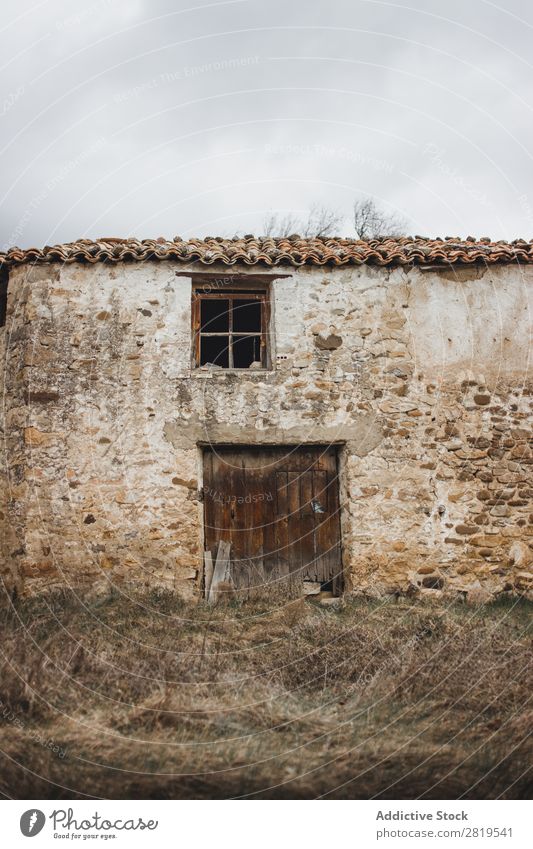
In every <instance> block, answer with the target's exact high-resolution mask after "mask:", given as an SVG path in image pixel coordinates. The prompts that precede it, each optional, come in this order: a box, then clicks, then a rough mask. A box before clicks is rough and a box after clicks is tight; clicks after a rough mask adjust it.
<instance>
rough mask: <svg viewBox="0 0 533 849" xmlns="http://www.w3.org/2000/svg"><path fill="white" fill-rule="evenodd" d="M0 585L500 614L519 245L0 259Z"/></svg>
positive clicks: (528, 521)
mask: <svg viewBox="0 0 533 849" xmlns="http://www.w3.org/2000/svg"><path fill="white" fill-rule="evenodd" d="M0 263H1V269H2V270H1V282H0V319H1V321H0V323H1V324H2V328H1V329H0V346H1V361H2V364H3V368H2V413H1V417H0V419H1V428H2V432H3V441H2V444H3V462H2V477H1V479H0V480H1V486H2V492H3V498H2V505H1V512H0V524H1V527H0V530H1V532H2V568H3V575H4V580H5V582H6V584H7V586H8V587H9V588H10V589H12V588H15V589H16V590H17V591H18V592H35V591H37V590H40V589H41V588H46V587H56V586H60V585H70V586H76V587H77V586H80V585H84V586H87V587H89V586H102V585H106V584H108V583H109V584H115V585H116V584H123V583H125V582H131V583H133V584H137V585H145V586H166V587H172V588H175V589H176V590H178V591H179V592H180V593H182V594H183V595H184V596H185V597H187V598H197V597H200V596H201V594H202V593H203V592H204V591H205V579H204V563H208V568H210V567H209V555H207V556H205V552H206V551H207V552H210V553H211V555H212V558H213V559H216V557H217V554H219V553H220V551H221V550H222V548H224V551H225V555H224V557H225V568H226V569H227V574H226V577H229V575H231V579H232V580H233V582H234V584H235V586H236V591H237V592H241V591H242V592H243V593H247V592H248V591H249V587H253V586H257V585H262V586H265V585H266V587H267V588H268V589H272V591H274V590H278V591H279V590H281V591H282V592H289V591H290V592H293V593H294V592H296V593H298V592H321V593H322V594H323V595H331V594H333V595H337V594H339V593H341V592H343V591H348V592H360V593H366V594H372V595H378V594H382V593H404V592H411V593H416V594H419V593H421V594H423V595H429V596H433V595H439V594H447V595H449V596H450V597H456V596H463V597H465V596H466V597H469V598H471V599H482V598H488V597H489V596H492V595H497V594H499V593H502V592H509V593H511V592H516V593H526V592H527V590H528V587H530V585H531V583H530V582H531V560H532V548H533V485H532V480H531V469H532V463H533V453H532V447H531V443H532V433H531V417H532V394H531V387H532V382H531V377H530V365H529V361H530V353H531V291H532V286H531V284H532V281H533V243H531V242H524V241H515V242H512V243H506V242H491V241H490V240H489V239H481V240H479V241H476V240H474V239H472V238H469V239H466V240H465V241H461V240H458V239H455V238H447V239H444V240H442V239H435V240H428V239H423V238H420V237H416V238H407V237H406V238H400V239H387V240H377V241H372V242H360V241H353V240H348V239H324V240H321V239H302V238H300V237H298V236H293V237H290V238H287V239H285V238H284V239H270V238H265V239H256V238H254V237H252V236H247V237H244V238H242V239H241V238H238V239H222V238H206V239H203V240H196V239H194V240H190V241H183V240H181V239H178V238H177V239H174V240H173V241H170V242H167V241H165V240H162V239H159V240H156V241H136V240H132V239H126V240H121V239H111V238H109V239H107V238H106V239H101V240H99V241H97V242H91V241H85V240H84V241H79V242H76V243H72V244H66V245H60V246H57V247H46V248H44V249H42V250H36V249H29V250H20V249H18V248H14V249H12V250H10V251H8V252H7V253H5V254H2V255H0Z"/></svg>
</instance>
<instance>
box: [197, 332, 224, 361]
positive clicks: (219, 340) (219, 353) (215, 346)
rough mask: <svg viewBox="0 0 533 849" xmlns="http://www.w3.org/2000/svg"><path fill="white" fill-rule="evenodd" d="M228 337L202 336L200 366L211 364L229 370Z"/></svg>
mask: <svg viewBox="0 0 533 849" xmlns="http://www.w3.org/2000/svg"><path fill="white" fill-rule="evenodd" d="M228 345H229V336H202V337H201V339H200V365H201V366H205V365H207V363H212V364H213V365H216V366H221V367H222V368H229V347H228Z"/></svg>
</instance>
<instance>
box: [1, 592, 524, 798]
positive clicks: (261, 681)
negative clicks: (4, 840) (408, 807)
mask: <svg viewBox="0 0 533 849" xmlns="http://www.w3.org/2000/svg"><path fill="white" fill-rule="evenodd" d="M530 623H531V605H530V604H528V603H527V602H525V601H514V602H513V601H509V600H508V601H505V602H500V603H497V604H494V605H491V606H488V607H483V608H471V607H467V606H461V605H455V604H454V605H448V606H446V605H445V604H432V605H428V604H423V603H416V602H410V601H407V600H404V601H402V602H400V603H398V604H394V603H393V602H391V601H388V600H387V601H385V600H384V601H382V602H377V601H376V602H369V601H361V600H359V601H350V602H349V603H347V604H346V605H345V606H344V607H343V608H342V609H340V610H333V609H331V608H323V607H320V606H318V605H316V604H313V603H309V602H304V601H296V602H292V603H289V604H288V605H285V606H278V607H276V609H272V608H269V606H268V605H267V604H266V602H264V601H259V600H256V601H254V602H248V603H242V604H238V603H236V602H231V603H229V604H228V605H226V606H221V607H217V608H215V609H209V608H207V607H205V606H204V605H203V604H200V605H195V606H191V605H186V604H184V603H183V602H182V601H180V599H179V598H177V597H176V596H174V595H172V594H170V593H157V592H153V593H147V594H144V595H139V594H137V595H135V596H130V598H126V597H124V596H122V595H119V594H118V593H113V594H112V595H110V596H109V597H107V598H100V599H94V600H92V601H90V602H87V601H86V600H85V606H83V605H82V604H81V603H80V601H78V600H77V598H76V596H75V594H73V593H57V594H54V595H47V596H42V597H40V598H35V599H31V600H27V601H23V602H18V603H17V604H16V605H15V607H7V608H5V609H4V610H3V612H2V613H1V625H0V627H1V632H2V633H1V635H0V636H1V653H2V657H1V660H0V662H1V665H2V669H1V679H0V680H1V691H0V699H1V700H2V704H1V705H0V720H1V722H0V738H1V739H0V747H1V749H2V752H3V756H2V759H3V763H2V771H1V778H0V792H1V793H2V794H4V795H5V796H8V797H18V798H75V797H84V796H97V797H106V798H112V797H117V798H121V797H125V798H227V797H236V796H250V797H252V798H257V797H263V798H267V797H276V798H313V797H317V796H322V795H326V796H327V797H328V798H371V797H380V798H407V799H409V798H417V797H423V798H441V799H442V798H458V797H459V796H465V797H467V798H496V797H498V796H502V797H506V798H522V797H526V796H527V794H528V777H530V774H529V773H528V766H529V764H530V762H531V749H530V747H529V745H528V739H527V735H528V732H529V729H530V727H531V710H530V704H531V703H530V701H529V700H530V694H531V690H532V688H531V675H530V672H531V635H530V633H528V626H530ZM54 747H55V748H56V751H55V752H54Z"/></svg>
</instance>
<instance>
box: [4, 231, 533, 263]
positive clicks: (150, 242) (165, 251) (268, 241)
mask: <svg viewBox="0 0 533 849" xmlns="http://www.w3.org/2000/svg"><path fill="white" fill-rule="evenodd" d="M143 260H174V261H176V262H180V263H188V262H199V263H201V264H202V265H212V264H214V263H222V264H223V265H235V264H240V263H243V264H244V265H259V266H261V265H264V266H278V265H288V266H296V267H298V266H302V265H318V266H323V265H328V266H343V265H362V264H364V263H368V264H369V265H379V266H396V265H418V266H424V265H443V266H448V265H450V264H452V265H454V264H458V263H474V262H483V263H511V262H520V263H532V262H533V241H529V242H526V241H524V240H523V239H516V240H515V241H514V242H504V241H498V242H493V241H491V240H490V239H487V238H483V239H479V240H475V239H473V238H472V237H471V236H468V237H467V238H466V239H464V240H463V239H458V238H456V237H448V238H446V239H424V238H422V237H420V236H415V237H414V238H413V237H410V236H403V237H401V238H394V239H393V238H391V239H375V240H372V241H368V242H362V241H358V240H356V239H340V238H335V239H333V238H331V239H329V238H325V239H318V238H316V239H314V238H309V239H308V238H301V237H300V236H289V237H288V238H279V239H273V238H270V237H262V238H261V237H257V238H256V237H254V236H245V237H243V238H235V239H224V238H221V237H211V236H207V237H206V238H204V239H189V240H187V241H184V240H183V239H180V238H178V237H176V238H175V239H173V240H172V241H166V240H165V239H144V240H143V241H139V240H138V239H117V238H111V237H104V238H101V239H98V240H97V241H90V240H87V239H80V240H79V241H77V242H70V243H68V244H64V245H54V246H53V247H50V246H48V245H47V246H46V247H44V248H26V249H24V250H23V249H21V248H10V249H9V250H8V251H6V252H5V253H0V264H4V263H5V264H7V265H20V264H22V263H46V262H60V263H63V262H69V263H70V262H123V261H134V262H142V261H143Z"/></svg>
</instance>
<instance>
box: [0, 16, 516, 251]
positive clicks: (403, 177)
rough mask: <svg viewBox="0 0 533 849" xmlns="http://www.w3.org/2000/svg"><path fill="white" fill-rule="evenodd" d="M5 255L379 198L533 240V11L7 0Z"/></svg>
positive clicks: (434, 230) (346, 208) (454, 222)
mask: <svg viewBox="0 0 533 849" xmlns="http://www.w3.org/2000/svg"><path fill="white" fill-rule="evenodd" d="M2 13H3V14H2V23H1V27H0V29H1V36H0V38H1V50H0V64H1V65H2V74H1V76H0V81H1V82H0V85H1V98H0V128H1V139H0V150H1V160H0V161H1V165H2V191H1V217H0V224H1V228H2V234H1V237H0V247H2V248H3V249H5V248H6V247H7V246H10V245H13V244H18V245H21V246H29V245H38V246H40V245H43V244H53V243H56V242H64V241H70V240H73V239H76V238H80V237H85V238H96V237H99V236H137V237H139V238H153V237H157V236H165V237H170V238H171V237H173V236H174V235H181V236H183V237H185V238H188V237H191V236H195V235H199V236H203V235H233V234H234V233H236V232H238V233H243V234H244V233H253V232H256V233H257V232H260V231H261V226H262V223H263V221H264V219H265V217H266V216H267V215H268V213H269V212H272V211H280V212H282V213H285V212H287V211H289V210H292V211H295V212H303V211H305V210H306V209H307V208H308V207H309V206H310V205H311V204H313V203H320V204H323V205H326V206H328V207H333V208H335V209H338V210H339V211H342V212H344V213H345V214H346V222H345V225H344V228H343V230H344V234H346V235H350V206H351V203H352V201H353V199H354V198H355V197H360V196H361V195H370V196H372V197H373V198H375V199H376V200H378V201H379V202H380V203H381V204H383V205H384V206H385V207H387V208H388V209H389V210H391V211H394V212H395V213H399V214H401V215H402V216H404V217H405V218H406V219H407V220H408V222H409V226H408V231H409V232H410V233H412V234H422V235H430V236H437V235H440V236H447V235H461V236H466V235H475V236H484V235H489V236H492V237H493V238H507V239H510V238H514V237H516V236H522V237H524V238H527V239H529V238H533V161H532V153H531V140H532V127H533V121H532V118H533V112H532V107H533V85H532V82H533V64H532V63H533V57H532V53H531V44H532V40H533V7H532V6H531V4H530V3H528V2H527V0H502V2H501V3H499V4H497V3H492V2H487V0H469V2H465V0H405V2H400V0H398V2H395V0H392V2H377V1H376V0H325V2H318V0H314V2H313V0H230V2H215V3H206V2H204V3H202V2H195V0H181V2H180V0H145V1H144V2H143V0H85V2H73V1H72V0H41V2H28V1H27V0H3V2H2Z"/></svg>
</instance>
